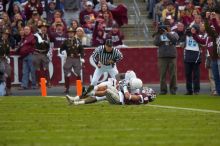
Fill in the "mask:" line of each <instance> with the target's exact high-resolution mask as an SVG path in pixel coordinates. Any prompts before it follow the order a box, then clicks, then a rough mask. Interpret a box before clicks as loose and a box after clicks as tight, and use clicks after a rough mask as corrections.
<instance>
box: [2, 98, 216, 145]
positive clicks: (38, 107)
mask: <svg viewBox="0 0 220 146" xmlns="http://www.w3.org/2000/svg"><path fill="white" fill-rule="evenodd" d="M11 145H12V146H30V145H31V146H41V145H42V146H45V145H46V146H116V145H120V146H147V145H162V146H163V145H164V146H192V145H195V146H219V145H220V97H213V96H209V95H198V96H184V95H175V96H171V95H164V96H158V97H157V99H156V101H154V102H152V103H151V104H148V105H138V106H134V105H133V106H119V105H110V104H108V103H107V102H100V103H96V104H91V105H80V106H74V105H72V106H69V105H68V104H67V102H66V99H65V98H61V97H2V98H0V146H11Z"/></svg>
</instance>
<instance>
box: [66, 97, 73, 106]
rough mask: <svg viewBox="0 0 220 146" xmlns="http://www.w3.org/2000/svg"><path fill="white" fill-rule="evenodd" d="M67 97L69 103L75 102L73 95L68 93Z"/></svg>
mask: <svg viewBox="0 0 220 146" xmlns="http://www.w3.org/2000/svg"><path fill="white" fill-rule="evenodd" d="M66 99H67V101H68V103H69V104H73V103H74V99H73V98H72V97H71V96H69V95H66Z"/></svg>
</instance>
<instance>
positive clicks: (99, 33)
mask: <svg viewBox="0 0 220 146" xmlns="http://www.w3.org/2000/svg"><path fill="white" fill-rule="evenodd" d="M104 42H105V38H104V28H103V27H102V25H99V22H96V24H95V28H94V32H93V35H92V46H93V47H97V46H100V45H103V44H104Z"/></svg>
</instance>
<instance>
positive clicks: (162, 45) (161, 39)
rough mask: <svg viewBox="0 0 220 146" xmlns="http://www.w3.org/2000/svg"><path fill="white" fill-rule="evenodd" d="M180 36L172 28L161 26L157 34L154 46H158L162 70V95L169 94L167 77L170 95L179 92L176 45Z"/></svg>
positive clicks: (160, 68)
mask: <svg viewBox="0 0 220 146" xmlns="http://www.w3.org/2000/svg"><path fill="white" fill-rule="evenodd" d="M178 39H179V36H178V34H177V33H176V32H171V31H170V26H168V25H163V24H161V25H160V26H159V28H158V32H157V33H156V34H155V40H154V44H155V45H156V46H158V63H159V70H160V94H161V95H165V94H167V84H166V75H167V71H169V75H170V84H169V85H170V94H173V95H175V94H176V90H177V73H176V54H177V52H176V43H177V41H178Z"/></svg>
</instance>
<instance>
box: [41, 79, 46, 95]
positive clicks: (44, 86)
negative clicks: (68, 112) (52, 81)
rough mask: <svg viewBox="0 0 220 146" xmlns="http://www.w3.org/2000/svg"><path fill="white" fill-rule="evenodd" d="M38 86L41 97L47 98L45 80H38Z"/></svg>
mask: <svg viewBox="0 0 220 146" xmlns="http://www.w3.org/2000/svg"><path fill="white" fill-rule="evenodd" d="M40 85H41V95H42V96H47V87H46V79H45V78H40Z"/></svg>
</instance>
